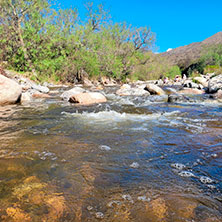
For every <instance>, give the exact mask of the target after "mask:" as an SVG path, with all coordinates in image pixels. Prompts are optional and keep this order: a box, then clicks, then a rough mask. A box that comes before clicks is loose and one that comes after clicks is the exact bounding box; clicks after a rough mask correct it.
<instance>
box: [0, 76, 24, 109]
mask: <svg viewBox="0 0 222 222" xmlns="http://www.w3.org/2000/svg"><path fill="white" fill-rule="evenodd" d="M21 94H22V87H21V86H20V85H19V84H18V83H16V82H15V81H13V80H11V79H9V78H7V77H5V76H3V75H0V105H7V104H15V103H16V102H20V99H21Z"/></svg>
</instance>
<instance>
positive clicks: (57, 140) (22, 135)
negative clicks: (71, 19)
mask: <svg viewBox="0 0 222 222" xmlns="http://www.w3.org/2000/svg"><path fill="white" fill-rule="evenodd" d="M58 90H59V91H62V90H63V89H58ZM114 91H115V90H114V89H113V88H106V89H105V90H104V92H103V93H104V94H105V95H106V96H107V98H108V102H107V103H104V104H99V105H98V104H97V105H93V106H88V107H83V106H77V105H73V104H69V103H68V102H64V101H61V99H60V98H59V94H60V93H58V94H55V95H54V96H53V97H52V98H50V99H47V100H44V101H41V100H39V101H35V102H33V103H30V104H24V105H17V106H7V107H2V108H1V109H0V141H1V146H0V221H36V222H38V221H84V222H85V221H106V222H111V221H119V222H120V221H121V222H125V221H132V222H134V221H135V222H156V221H157V222H158V221H163V222H183V221H184V222H212V221H216V222H219V221H220V222H221V221H222V194H221V191H222V104H220V103H215V102H213V101H210V100H202V99H201V98H199V99H198V98H197V100H196V102H195V103H194V102H189V103H188V102H184V103H183V102H181V103H167V102H166V98H161V97H158V96H152V97H130V96H129V97H120V96H117V95H115V94H114Z"/></svg>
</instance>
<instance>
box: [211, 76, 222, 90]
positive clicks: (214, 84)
mask: <svg viewBox="0 0 222 222" xmlns="http://www.w3.org/2000/svg"><path fill="white" fill-rule="evenodd" d="M219 89H222V74H220V75H218V76H215V77H213V78H211V79H210V80H209V82H208V90H209V93H215V92H217V91H218V90H219Z"/></svg>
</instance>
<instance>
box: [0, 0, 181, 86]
mask: <svg viewBox="0 0 222 222" xmlns="http://www.w3.org/2000/svg"><path fill="white" fill-rule="evenodd" d="M87 10H88V13H87V15H88V17H87V19H86V20H85V21H82V20H81V19H80V18H79V16H78V10H77V9H76V8H70V9H65V10H64V9H60V10H54V9H53V7H52V6H51V5H50V2H49V1H48V0H2V1H1V2H0V60H2V61H7V62H8V64H9V66H10V67H11V68H13V69H15V70H17V71H22V72H30V73H31V74H30V75H31V76H32V79H37V80H39V81H45V80H53V81H59V80H63V81H70V82H75V81H79V80H81V78H82V77H83V76H85V75H88V77H93V78H99V77H101V76H109V77H112V78H115V79H117V80H124V79H126V78H132V79H143V80H146V79H156V78H159V77H160V76H161V75H167V76H174V75H176V74H178V73H179V70H178V68H177V67H172V68H170V65H168V64H166V62H165V61H163V59H161V58H160V57H158V56H156V55H154V54H153V53H151V49H152V47H153V45H154V41H155V35H154V34H153V33H152V32H151V30H150V29H149V28H147V27H141V28H133V27H131V26H128V25H126V24H120V23H112V21H111V20H110V16H109V14H108V12H107V11H106V10H105V9H104V7H103V6H102V5H99V6H98V7H95V6H94V5H93V3H89V4H87Z"/></svg>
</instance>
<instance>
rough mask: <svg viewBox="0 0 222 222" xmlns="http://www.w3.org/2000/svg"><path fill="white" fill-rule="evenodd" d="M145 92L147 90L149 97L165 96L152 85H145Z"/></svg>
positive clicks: (158, 88) (157, 87)
mask: <svg viewBox="0 0 222 222" xmlns="http://www.w3.org/2000/svg"><path fill="white" fill-rule="evenodd" d="M145 90H147V91H148V92H149V93H150V94H151V95H160V96H161V95H165V94H166V93H165V92H164V91H163V90H162V89H161V88H160V87H159V86H156V85H154V84H152V83H150V84H147V85H146V87H145Z"/></svg>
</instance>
